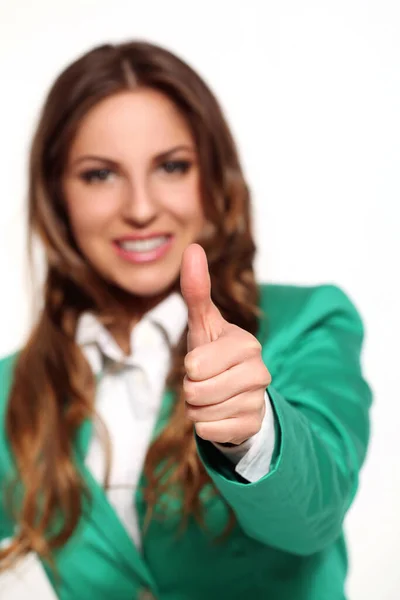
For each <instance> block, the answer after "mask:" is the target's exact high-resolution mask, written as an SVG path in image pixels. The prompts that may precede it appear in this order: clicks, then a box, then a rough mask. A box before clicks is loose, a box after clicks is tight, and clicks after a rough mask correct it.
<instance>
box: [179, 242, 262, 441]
mask: <svg viewBox="0 0 400 600" xmlns="http://www.w3.org/2000/svg"><path fill="white" fill-rule="evenodd" d="M181 290H182V295H183V298H184V300H185V302H186V304H187V307H188V326H189V332H188V341H187V343H188V353H187V354H186V357H185V370H186V375H185V378H184V381H183V389H184V394H185V400H186V409H187V416H188V417H189V419H191V420H192V421H193V422H194V423H195V428H196V432H197V434H198V435H199V437H201V438H203V439H204V440H208V441H210V442H215V443H231V444H241V443H243V442H244V441H246V440H247V439H249V438H250V437H252V436H253V435H255V434H256V433H257V432H258V431H259V430H260V428H261V424H262V421H263V418H264V414H265V399H264V394H265V390H266V388H267V386H268V385H269V384H270V383H271V376H270V374H269V372H268V369H267V368H266V366H265V365H264V363H263V360H262V358H261V345H260V343H259V342H258V341H257V339H256V338H255V337H254V336H253V335H251V334H250V333H249V332H247V331H245V330H244V329H241V328H240V327H237V326H236V325H233V324H231V323H228V322H227V321H225V319H224V318H223V317H222V315H221V313H220V312H219V310H218V308H217V307H216V306H215V304H214V303H213V302H212V300H211V284H210V275H209V272H208V264H207V257H206V254H205V252H204V250H203V248H202V247H201V246H199V245H198V244H191V245H190V246H188V248H186V250H185V252H184V254H183V257H182V267H181Z"/></svg>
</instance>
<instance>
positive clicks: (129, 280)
mask: <svg viewBox="0 0 400 600" xmlns="http://www.w3.org/2000/svg"><path fill="white" fill-rule="evenodd" d="M63 192H64V198H65V202H66V205H67V211H68V214H69V217H70V222H71V227H72V232H73V235H74V238H75V241H76V243H77V245H78V247H79V248H80V250H81V252H82V253H83V255H84V256H85V258H86V259H87V261H88V262H89V263H91V265H92V266H93V267H94V268H95V269H96V271H97V272H98V273H100V274H101V275H102V276H103V277H104V278H105V279H106V280H107V281H110V282H112V283H114V284H116V285H117V286H118V287H119V288H122V289H123V290H125V291H127V292H129V293H131V294H135V295H138V296H142V297H146V296H148V297H150V296H158V295H160V294H161V295H162V294H163V292H165V291H167V290H168V288H170V286H171V285H172V284H173V283H174V282H175V281H176V279H177V277H178V275H179V270H180V264H181V258H182V253H183V251H184V249H185V248H186V247H187V246H188V245H189V244H190V243H192V242H193V241H196V240H197V239H199V238H200V235H201V232H202V230H203V227H204V215H203V209H202V202H201V195H200V174H199V165H198V157H197V150H196V146H195V142H194V139H193V137H192V134H191V131H190V129H189V127H188V125H187V123H186V121H185V119H184V118H183V117H182V115H181V114H180V113H179V112H178V110H177V108H176V107H175V105H174V104H173V103H172V102H171V101H170V100H169V99H168V98H167V97H166V96H164V95H163V94H161V93H160V92H157V91H155V90H150V89H139V90H135V91H133V92H122V93H119V94H116V95H114V96H111V97H109V98H107V99H105V100H103V101H101V102H100V103H99V104H98V105H96V106H95V107H94V108H93V109H92V110H91V111H90V112H89V113H88V114H87V115H86V117H85V118H84V119H83V121H82V123H81V125H80V127H79V130H78V132H77V135H76V136H75V139H74V140H73V143H72V145H71V148H70V152H69V157H68V163H67V166H66V169H65V173H64V176H63Z"/></svg>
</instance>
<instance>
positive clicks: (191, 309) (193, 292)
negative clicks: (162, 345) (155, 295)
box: [180, 244, 224, 350]
mask: <svg viewBox="0 0 400 600" xmlns="http://www.w3.org/2000/svg"><path fill="white" fill-rule="evenodd" d="M180 282H181V291H182V296H183V299H184V300H185V302H186V305H187V307H188V324H189V337H190V339H189V349H190V350H191V349H193V348H195V347H197V346H200V345H203V344H206V343H208V342H211V341H213V340H215V339H217V338H218V336H219V335H220V334H221V332H222V329H223V323H224V319H223V317H222V315H221V314H220V312H219V310H218V309H217V307H216V306H215V305H214V303H213V302H212V300H211V280H210V274H209V271H208V263H207V257H206V254H205V252H204V250H203V248H202V247H201V246H199V244H191V245H190V246H188V247H187V248H186V250H185V252H184V253H183V257H182V265H181V278H180Z"/></svg>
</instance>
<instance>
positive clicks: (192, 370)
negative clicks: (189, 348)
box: [184, 352, 200, 379]
mask: <svg viewBox="0 0 400 600" xmlns="http://www.w3.org/2000/svg"><path fill="white" fill-rule="evenodd" d="M184 367H185V371H186V373H187V375H188V377H189V378H190V379H196V378H197V376H198V373H199V370H200V368H199V367H200V363H199V358H198V357H197V356H196V355H195V354H193V352H189V353H188V354H186V356H185V359H184Z"/></svg>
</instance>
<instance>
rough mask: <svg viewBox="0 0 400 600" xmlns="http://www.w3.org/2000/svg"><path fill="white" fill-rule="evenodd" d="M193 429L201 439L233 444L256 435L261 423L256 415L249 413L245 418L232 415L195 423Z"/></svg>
mask: <svg viewBox="0 0 400 600" xmlns="http://www.w3.org/2000/svg"><path fill="white" fill-rule="evenodd" d="M195 429H196V433H197V435H198V436H199V437H201V438H202V439H203V440H207V441H209V442H215V443H217V444H227V443H233V444H235V443H241V442H243V441H244V440H247V439H249V438H250V437H252V436H253V435H256V433H258V432H259V431H260V429H261V423H260V421H259V419H258V418H257V417H255V416H253V415H251V416H249V417H247V418H244V417H233V418H232V419H224V420H223V421H214V422H212V423H204V422H202V423H196V424H195Z"/></svg>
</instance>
